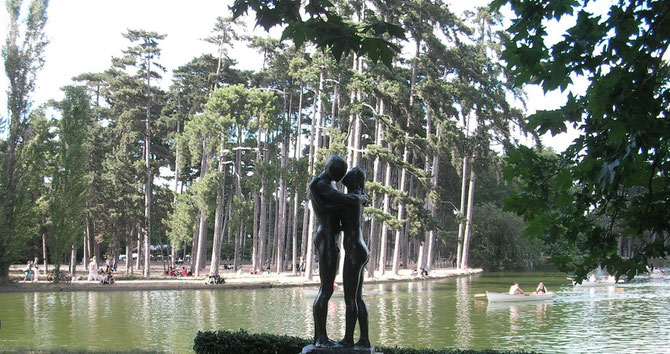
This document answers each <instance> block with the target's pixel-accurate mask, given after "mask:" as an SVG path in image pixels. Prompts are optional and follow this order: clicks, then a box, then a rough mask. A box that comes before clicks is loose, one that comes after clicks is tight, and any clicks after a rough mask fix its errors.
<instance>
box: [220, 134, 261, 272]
mask: <svg viewBox="0 0 670 354" xmlns="http://www.w3.org/2000/svg"><path fill="white" fill-rule="evenodd" d="M224 153H225V152H224V136H223V134H221V143H220V146H219V166H218V173H219V175H220V180H219V185H218V187H219V188H217V191H216V211H215V212H214V240H213V243H212V263H211V265H210V267H209V274H210V275H218V274H219V265H220V263H221V262H220V258H221V243H222V241H223V231H224V228H223V227H224V223H225V220H224V212H223V204H224V203H225V195H226V171H225V164H224V161H223V158H224ZM254 224H255V221H254ZM252 258H253V257H252Z"/></svg>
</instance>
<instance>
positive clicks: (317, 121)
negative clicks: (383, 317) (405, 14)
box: [305, 67, 325, 279]
mask: <svg viewBox="0 0 670 354" xmlns="http://www.w3.org/2000/svg"><path fill="white" fill-rule="evenodd" d="M324 70H325V69H324V68H323V67H321V70H320V72H319V90H318V91H317V92H316V97H315V100H316V110H315V111H314V116H313V117H312V134H311V137H310V147H309V172H310V176H314V175H315V168H314V165H315V161H314V160H315V159H316V152H317V150H318V148H319V141H320V140H321V122H322V120H323V108H322V106H323V105H322V99H321V93H322V92H323V86H324V81H325V79H324ZM307 192H308V194H307V195H309V188H308V189H307ZM308 204H309V208H310V212H309V226H308V230H307V252H306V255H305V277H306V278H307V279H312V263H313V261H314V254H313V252H314V250H313V248H314V247H312V246H313V245H312V243H313V237H314V230H315V225H316V217H315V216H314V211H312V210H311V202H310V203H308ZM305 214H307V213H305Z"/></svg>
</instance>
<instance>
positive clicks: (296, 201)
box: [291, 85, 307, 275]
mask: <svg viewBox="0 0 670 354" xmlns="http://www.w3.org/2000/svg"><path fill="white" fill-rule="evenodd" d="M302 96H303V86H302V85H300V97H299V98H298V112H297V117H296V131H297V132H296V135H295V154H294V157H295V161H298V160H300V158H301V154H302V147H301V141H302V128H301V127H302ZM299 191H300V188H299V187H297V186H296V188H295V192H294V195H293V220H292V227H291V239H292V240H293V241H292V242H293V271H292V272H291V274H293V275H295V274H296V273H297V272H298V270H297V269H296V268H297V267H296V264H297V265H300V264H301V263H302V262H301V261H300V262H299V261H298V260H297V258H298V254H297V252H298V213H299V211H300V193H299ZM305 209H307V208H305ZM306 236H307V235H305V233H303V234H302V242H301V243H300V258H301V260H302V259H304V258H303V257H304V255H305V251H306V249H305V242H307V241H306Z"/></svg>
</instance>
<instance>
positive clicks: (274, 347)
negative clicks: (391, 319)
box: [193, 329, 522, 354]
mask: <svg viewBox="0 0 670 354" xmlns="http://www.w3.org/2000/svg"><path fill="white" fill-rule="evenodd" d="M309 344H312V339H305V338H300V337H290V336H279V335H275V334H267V333H260V334H252V333H247V331H245V330H243V329H240V331H239V332H231V331H216V332H209V331H208V332H198V334H197V335H196V336H195V343H194V344H193V350H194V351H195V352H196V353H236V354H242V353H245V354H297V353H300V351H302V348H303V347H304V346H306V345H309ZM375 350H376V351H377V352H382V353H384V354H497V353H511V352H501V351H497V350H492V349H485V350H461V349H414V348H398V347H382V346H376V347H375ZM517 353H522V352H517Z"/></svg>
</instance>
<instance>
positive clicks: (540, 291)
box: [535, 283, 549, 294]
mask: <svg viewBox="0 0 670 354" xmlns="http://www.w3.org/2000/svg"><path fill="white" fill-rule="evenodd" d="M535 292H536V293H537V294H546V293H548V292H549V291H548V290H547V287H546V286H544V283H540V284H538V285H537V289H535Z"/></svg>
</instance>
